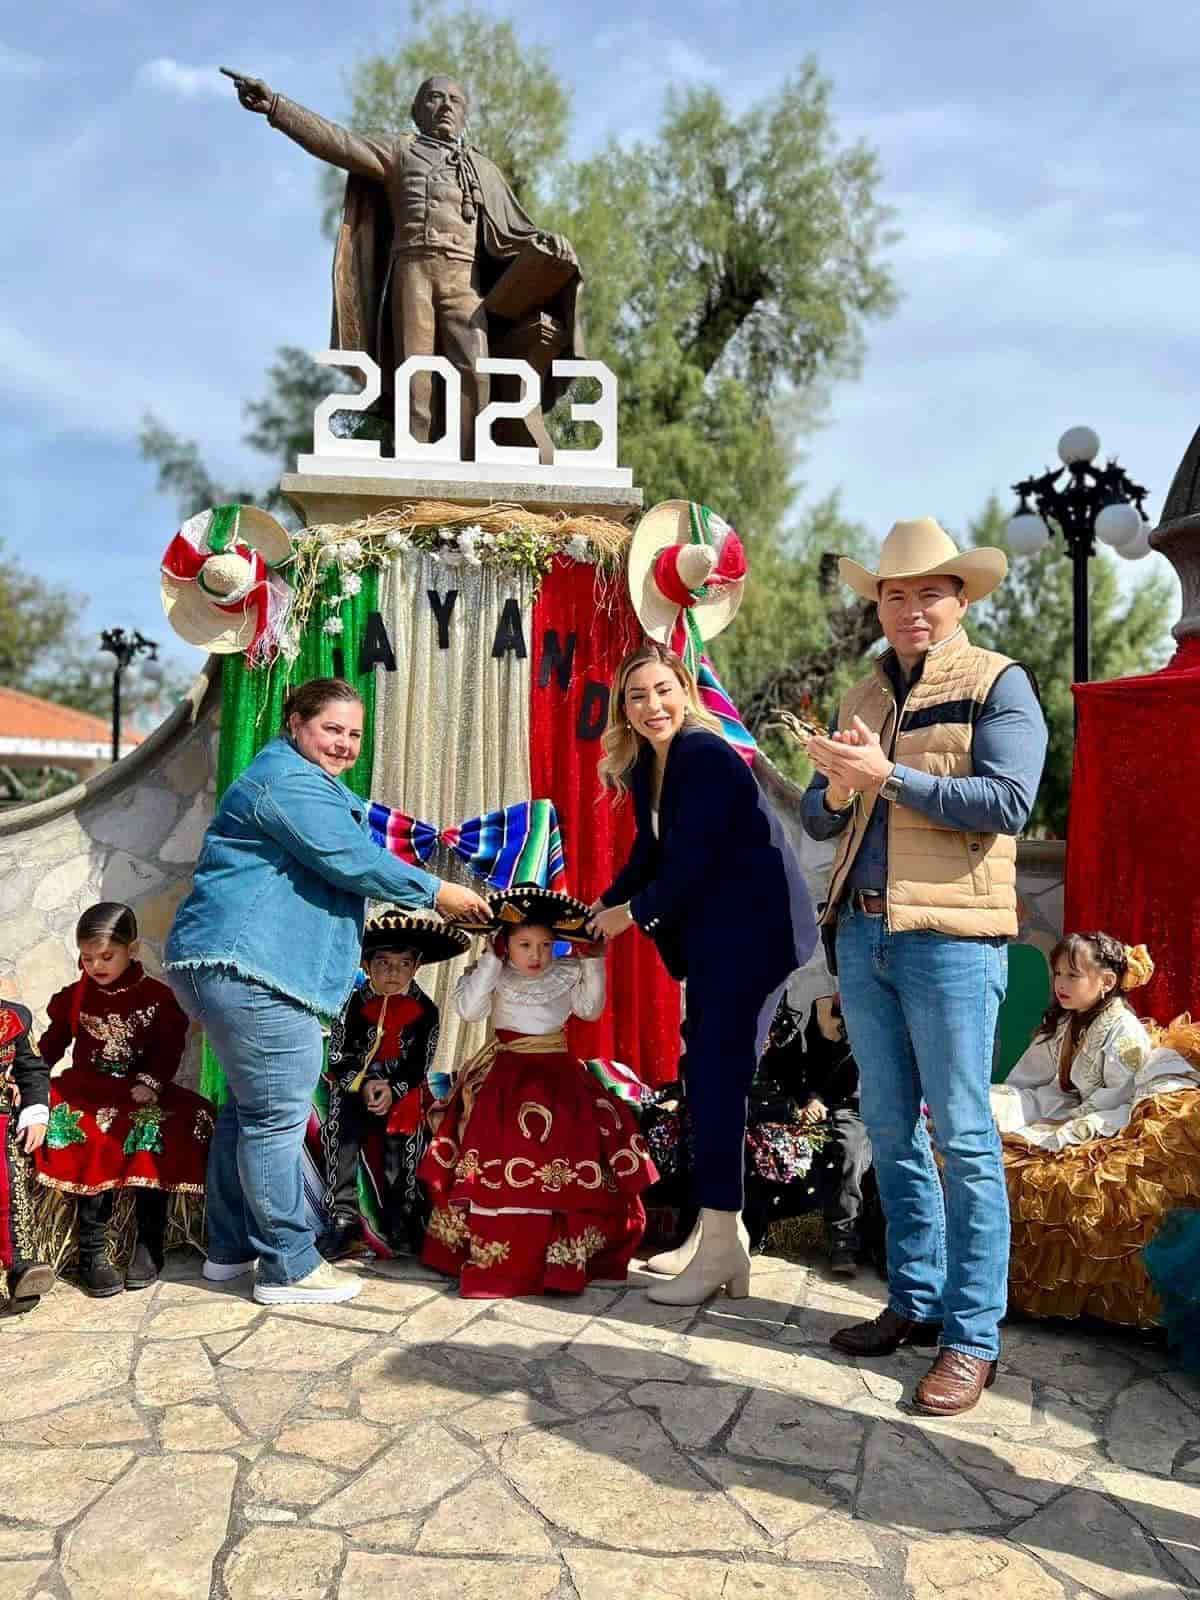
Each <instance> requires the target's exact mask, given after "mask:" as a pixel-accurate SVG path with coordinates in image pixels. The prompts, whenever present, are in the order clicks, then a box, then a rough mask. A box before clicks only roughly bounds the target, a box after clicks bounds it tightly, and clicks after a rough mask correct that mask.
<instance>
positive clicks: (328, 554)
mask: <svg viewBox="0 0 1200 1600" xmlns="http://www.w3.org/2000/svg"><path fill="white" fill-rule="evenodd" d="M337 551H338V547H337V545H335V544H323V545H322V546H321V553H320V555H319V556H318V557H317V562H318V564H319V565H320V566H322V567H331V566H332V565H333V563H334V562H335V561H336V560H337Z"/></svg>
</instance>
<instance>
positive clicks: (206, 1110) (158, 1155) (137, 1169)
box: [34, 1067, 213, 1194]
mask: <svg viewBox="0 0 1200 1600" xmlns="http://www.w3.org/2000/svg"><path fill="white" fill-rule="evenodd" d="M131 1087H132V1084H131V1083H130V1081H129V1080H127V1079H125V1078H117V1077H110V1076H108V1075H107V1074H105V1073H100V1072H88V1071H86V1070H84V1069H81V1068H79V1067H68V1068H67V1070H66V1072H64V1073H62V1074H60V1076H58V1077H57V1078H52V1079H51V1080H50V1126H49V1127H48V1128H47V1130H46V1140H45V1143H44V1144H43V1145H42V1146H41V1148H40V1149H39V1150H38V1151H37V1152H36V1153H35V1156H34V1160H35V1162H36V1163H37V1176H38V1182H39V1183H44V1184H48V1185H49V1187H50V1188H52V1189H66V1190H68V1191H69V1192H70V1193H71V1194H100V1193H101V1192H102V1191H103V1190H105V1189H126V1188H140V1189H170V1190H181V1191H182V1192H183V1193H185V1194H203V1193H204V1170H205V1167H206V1165H207V1162H208V1141H209V1139H210V1138H211V1136H212V1130H213V1108H212V1106H211V1105H210V1104H209V1103H208V1101H207V1100H202V1099H201V1098H200V1096H199V1095H198V1094H193V1093H192V1092H191V1090H190V1089H184V1088H182V1087H180V1085H178V1084H175V1083H168V1084H164V1086H163V1088H162V1090H161V1091H160V1093H159V1097H158V1100H157V1102H153V1101H152V1102H150V1103H149V1104H147V1105H137V1104H136V1103H135V1102H134V1101H133V1100H132V1099H131V1098H130V1089H131Z"/></svg>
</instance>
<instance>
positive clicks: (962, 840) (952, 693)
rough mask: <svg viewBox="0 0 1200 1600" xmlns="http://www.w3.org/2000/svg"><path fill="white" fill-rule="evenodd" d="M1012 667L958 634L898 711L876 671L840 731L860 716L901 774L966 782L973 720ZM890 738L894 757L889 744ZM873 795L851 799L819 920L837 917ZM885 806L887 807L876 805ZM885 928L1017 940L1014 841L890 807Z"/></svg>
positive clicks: (846, 707)
mask: <svg viewBox="0 0 1200 1600" xmlns="http://www.w3.org/2000/svg"><path fill="white" fill-rule="evenodd" d="M1012 665H1013V663H1012V662H1011V661H1010V660H1009V658H1008V657H1007V656H1001V655H996V654H995V653H994V652H993V651H991V650H979V649H977V648H976V647H975V646H974V645H973V644H972V643H971V642H970V640H969V639H968V638H967V636H966V634H965V633H963V632H962V630H961V629H960V630H959V632H958V633H956V634H954V635H953V636H952V637H951V638H949V639H947V640H945V641H944V642H943V643H942V644H940V645H935V646H934V647H933V649H932V650H930V651H929V653H928V655H927V656H926V657H925V665H924V668H923V670H922V672H921V676H920V678H918V680H917V681H916V683H915V684H914V685H913V686H912V688H911V689H910V690H909V692H908V695H907V698H906V699H905V700H904V703H903V705H902V706H901V708H900V731H899V733H898V734H896V732H895V729H896V696H895V693H894V691H893V689H892V685H891V683H890V681H889V679H888V677H887V675H886V673H885V672H884V671H883V669H882V667H881V666H880V665H879V664H878V663H877V664H876V665H875V667H874V669H873V670H872V672H871V674H870V676H869V677H866V678H864V679H863V680H862V681H861V682H860V683H856V684H855V685H854V687H853V688H852V689H850V690H849V691H848V693H847V694H846V696H845V697H844V699H843V700H842V703H841V707H840V709H839V711H838V727H839V728H847V727H849V726H850V722H851V720H852V719H853V718H854V717H856V716H858V717H861V718H862V720H863V721H864V722H865V723H866V725H867V727H868V728H870V729H871V730H872V731H873V732H874V733H877V734H878V735H879V740H880V743H881V744H882V745H883V748H884V749H885V750H890V751H891V756H892V759H893V760H894V761H896V762H898V763H899V764H900V765H902V766H906V767H914V768H916V769H917V770H918V771H921V772H928V773H930V774H932V776H934V777H935V778H960V777H969V776H970V775H971V773H972V772H973V771H974V770H975V769H974V767H973V766H972V763H971V741H972V738H973V734H974V726H975V719H976V718H977V717H978V715H979V713H980V711H981V710H982V708H983V704H984V701H985V700H986V699H987V697H988V694H989V693H990V692H991V688H992V685H993V684H994V683H995V681H996V679H997V678H998V677H999V676H1000V674H1001V673H1002V672H1003V671H1004V670H1005V668H1006V667H1010V666H1012ZM893 737H895V745H894V748H893V745H892V741H893ZM878 795H879V791H878V789H872V790H870V791H864V792H863V793H862V794H860V795H859V796H857V798H856V800H855V805H854V812H853V816H852V818H851V822H850V826H849V827H848V828H847V829H846V831H845V832H844V833H843V834H842V836H841V840H840V842H839V845H838V851H837V855H836V857H835V859H834V863H833V876H832V878H831V879H830V885H829V901H828V904H827V906H826V910H825V920H826V921H828V920H830V919H831V918H832V917H833V915H834V914H835V912H836V909H837V905H838V901H839V900H840V899H841V897H842V891H843V888H844V886H845V883H846V878H847V876H848V874H849V871H850V868H851V866H852V865H853V862H854V858H855V856H856V855H857V854H858V850H859V847H860V846H861V844H862V841H863V837H864V835H865V834H866V831H867V824H868V823H869V822H870V820H871V813H872V812H873V811H874V809H875V805H876V802H877V800H878ZM881 803H882V804H884V805H887V801H883V802H881ZM888 810H889V813H890V815H889V817H888V881H887V920H888V927H889V929H890V930H891V932H893V933H907V932H911V931H913V930H915V929H932V930H934V931H935V932H938V933H949V934H957V935H958V936H959V937H961V938H977V939H978V938H999V937H1003V938H1009V939H1012V938H1015V937H1016V933H1017V841H1016V840H1015V839H1014V838H1011V837H1010V836H1009V835H1007V834H1002V833H966V832H962V831H960V830H959V829H957V828H947V827H945V826H943V825H942V824H940V823H937V822H932V821H931V820H930V819H929V818H928V817H925V816H922V815H921V813H920V812H919V811H912V810H910V809H909V807H908V806H903V805H890V806H888Z"/></svg>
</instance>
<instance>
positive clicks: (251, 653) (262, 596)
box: [162, 506, 292, 666]
mask: <svg viewBox="0 0 1200 1600" xmlns="http://www.w3.org/2000/svg"><path fill="white" fill-rule="evenodd" d="M240 512H241V507H240V506H216V507H215V508H214V509H213V510H211V511H201V512H200V513H199V514H198V515H197V516H194V517H189V518H188V520H187V521H186V522H185V523H184V525H183V527H182V528H180V530H179V532H178V533H177V534H176V535H175V537H174V538H173V539H172V540H171V542H170V544H169V545H168V546H167V548H166V553H165V554H164V556H163V559H162V570H163V572H165V573H166V575H167V577H169V578H174V579H175V581H176V582H177V583H194V584H196V586H197V587H198V588H199V589H200V590H201V591H202V592H203V594H204V596H205V598H206V599H207V600H208V602H209V604H210V605H213V606H215V607H216V609H217V610H218V611H225V612H228V613H229V615H230V616H234V617H240V616H244V615H245V614H246V613H247V612H249V613H250V614H251V615H252V616H253V617H254V637H253V638H252V639H251V641H250V643H249V645H248V646H247V648H246V660H247V663H248V664H249V665H250V666H257V665H259V664H260V663H263V662H266V661H269V660H270V659H271V658H272V656H274V654H275V652H276V651H277V650H278V648H279V633H280V629H281V627H282V625H283V620H284V618H285V616H286V615H287V610H288V606H289V604H290V603H291V593H292V592H291V589H290V587H289V585H288V584H287V582H286V580H285V579H283V578H282V577H280V576H279V574H278V573H276V572H273V571H272V570H271V568H270V567H269V566H268V564H267V562H266V561H265V560H264V558H263V556H262V553H261V552H260V551H258V550H256V549H254V547H253V546H252V545H248V544H246V543H245V542H244V540H241V539H239V538H238V536H237V528H238V517H239V513H240ZM225 554H229V555H235V556H240V557H241V558H242V560H243V561H246V562H248V563H249V566H250V577H249V578H248V579H247V581H246V582H245V583H244V584H243V585H242V587H241V588H240V589H236V590H234V591H233V592H232V593H231V594H214V593H213V592H212V591H211V590H210V589H209V588H208V587H207V586H206V584H205V582H204V563H205V562H206V561H207V560H208V558H209V556H217V555H225Z"/></svg>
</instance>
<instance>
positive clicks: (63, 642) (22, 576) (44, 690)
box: [0, 540, 162, 804]
mask: <svg viewBox="0 0 1200 1600" xmlns="http://www.w3.org/2000/svg"><path fill="white" fill-rule="evenodd" d="M82 604H83V602H82V600H81V599H80V598H79V597H78V596H76V595H72V594H71V593H69V592H68V591H67V590H65V589H61V588H58V587H57V586H55V585H54V584H50V583H47V582H46V581H45V580H44V579H42V578H38V577H35V576H32V575H30V574H29V573H27V572H26V571H25V570H24V568H23V567H22V566H21V565H19V564H18V562H17V561H15V560H14V559H13V558H12V557H11V556H9V555H7V554H6V552H5V549H4V545H3V541H2V540H0V685H2V686H4V687H5V688H10V689H20V690H22V691H24V692H25V693H26V694H33V695H37V696H38V697H39V698H40V699H43V700H49V701H52V702H53V703H54V704H55V705H61V706H73V707H74V708H75V709H76V710H79V711H91V712H93V713H96V714H98V715H101V716H107V715H108V709H109V703H110V695H111V692H112V672H111V658H109V657H107V656H103V655H101V653H100V650H99V639H98V638H95V640H94V642H93V641H92V640H89V639H88V638H87V636H86V635H83V634H81V632H80V615H81V611H82ZM161 692H162V691H161V690H160V689H159V688H158V686H151V685H149V684H148V683H146V682H145V680H139V679H137V678H136V677H135V678H133V679H132V681H130V682H129V684H128V692H127V694H126V709H127V711H128V714H129V715H130V717H136V716H137V715H138V712H139V711H140V710H142V709H144V707H145V705H146V704H147V703H148V702H149V700H150V699H152V698H157V696H158V695H159V694H160V693H161ZM76 781H77V779H76V774H75V773H74V772H68V771H65V770H62V769H58V768H50V767H39V768H35V769H24V770H22V771H20V772H18V771H16V770H15V769H9V768H0V804H4V803H5V802H7V803H10V804H11V803H13V802H18V803H20V802H25V801H30V800H42V799H45V798H47V797H48V796H49V795H52V794H56V793H57V792H58V791H59V790H61V789H64V788H67V787H69V786H70V785H71V784H73V783H75V782H76Z"/></svg>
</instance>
